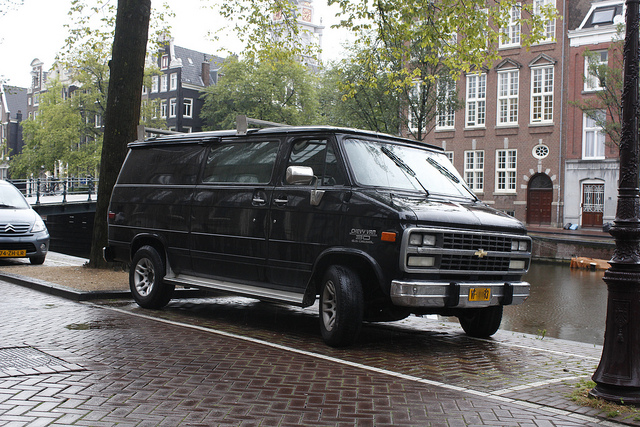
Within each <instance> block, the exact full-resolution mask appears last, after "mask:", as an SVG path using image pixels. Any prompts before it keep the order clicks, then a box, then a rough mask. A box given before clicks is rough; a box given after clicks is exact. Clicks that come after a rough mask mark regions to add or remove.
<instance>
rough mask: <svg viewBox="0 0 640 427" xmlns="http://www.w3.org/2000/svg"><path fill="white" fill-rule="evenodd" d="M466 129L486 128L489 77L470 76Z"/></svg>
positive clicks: (484, 75) (468, 76)
mask: <svg viewBox="0 0 640 427" xmlns="http://www.w3.org/2000/svg"><path fill="white" fill-rule="evenodd" d="M466 86H467V88H466V108H465V127H467V128H477V127H485V124H486V121H487V75H486V74H484V73H483V74H468V75H467V85H466Z"/></svg>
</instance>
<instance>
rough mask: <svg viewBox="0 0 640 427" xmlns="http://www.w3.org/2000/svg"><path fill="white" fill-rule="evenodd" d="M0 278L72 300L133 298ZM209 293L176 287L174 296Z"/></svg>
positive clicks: (18, 277) (13, 276)
mask: <svg viewBox="0 0 640 427" xmlns="http://www.w3.org/2000/svg"><path fill="white" fill-rule="evenodd" d="M0 279H3V280H6V281H7V282H10V283H13V284H15V285H20V286H24V287H27V288H30V289H34V290H37V291H40V292H44V293H47V294H50V295H54V296H58V297H62V298H66V299H69V300H72V301H94V300H101V299H126V298H133V297H132V296H131V291H79V290H77V289H73V288H69V287H67V286H63V285H59V284H57V283H52V282H48V281H46V280H40V279H36V278H33V277H28V276H22V275H20V274H14V273H7V272H0ZM206 295H210V294H209V293H207V292H205V291H201V290H198V289H176V290H175V291H174V294H173V297H174V298H197V297H201V296H206Z"/></svg>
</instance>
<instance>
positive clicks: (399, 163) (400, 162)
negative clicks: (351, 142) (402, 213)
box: [380, 146, 429, 196]
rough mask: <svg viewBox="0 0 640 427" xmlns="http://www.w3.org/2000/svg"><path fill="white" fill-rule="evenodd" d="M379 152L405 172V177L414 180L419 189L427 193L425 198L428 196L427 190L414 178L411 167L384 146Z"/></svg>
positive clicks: (414, 174)
mask: <svg viewBox="0 0 640 427" xmlns="http://www.w3.org/2000/svg"><path fill="white" fill-rule="evenodd" d="M380 151H382V152H383V153H384V154H385V155H386V156H387V157H388V158H390V159H391V160H393V163H395V164H396V165H397V166H398V167H399V168H400V169H401V170H402V171H403V172H405V173H406V174H407V175H409V176H411V177H412V178H413V179H415V180H416V182H417V183H418V185H420V187H422V189H423V190H424V192H425V193H427V196H428V195H429V190H427V189H426V188H425V187H424V185H422V183H421V182H420V180H419V179H418V177H417V176H416V173H415V171H414V170H413V169H411V167H410V166H409V165H408V164H406V163H405V162H404V161H403V160H402V159H401V158H400V157H398V156H397V155H396V154H395V153H393V152H392V151H391V150H389V149H388V148H387V147H384V146H383V147H381V148H380Z"/></svg>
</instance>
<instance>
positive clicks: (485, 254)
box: [402, 227, 531, 276]
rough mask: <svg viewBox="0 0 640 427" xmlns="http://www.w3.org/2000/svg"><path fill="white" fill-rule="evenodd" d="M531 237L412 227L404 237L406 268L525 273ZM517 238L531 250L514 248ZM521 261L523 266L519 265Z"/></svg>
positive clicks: (444, 272) (458, 272) (451, 272)
mask: <svg viewBox="0 0 640 427" xmlns="http://www.w3.org/2000/svg"><path fill="white" fill-rule="evenodd" d="M411 236H413V238H411ZM415 236H421V237H418V238H415ZM423 238H424V240H423ZM530 240H531V239H530V238H529V237H527V236H524V235H517V234H507V233H499V232H481V231H455V230H451V229H442V228H441V229H430V228H418V227H416V228H410V229H407V230H405V232H404V234H403V238H402V245H403V246H402V248H403V249H402V251H403V253H402V257H403V269H404V271H406V272H409V273H433V274H438V275H447V276H449V275H461V274H462V275H469V276H471V275H476V274H481V275H482V276H487V275H491V274H493V275H499V276H504V275H506V274H523V273H524V272H526V270H527V269H528V268H529V260H530V258H531V252H530V250H531V241H530ZM514 241H516V242H522V241H527V244H526V247H527V249H528V250H526V251H523V250H520V251H518V250H512V243H513V242H514ZM517 247H518V245H517V244H516V248H517ZM522 261H524V268H519V267H516V266H517V265H518V264H520V265H521V264H522Z"/></svg>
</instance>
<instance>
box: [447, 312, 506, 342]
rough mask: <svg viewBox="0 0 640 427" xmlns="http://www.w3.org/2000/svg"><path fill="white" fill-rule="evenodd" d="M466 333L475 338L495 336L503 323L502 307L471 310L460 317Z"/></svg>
mask: <svg viewBox="0 0 640 427" xmlns="http://www.w3.org/2000/svg"><path fill="white" fill-rule="evenodd" d="M458 320H459V321H460V326H462V329H464V331H465V333H466V334H467V335H469V336H471V337H475V338H487V337H490V336H491V335H493V334H495V333H496V332H497V331H498V328H499V327H500V323H501V322H502V306H501V305H495V306H491V307H485V308H470V309H466V310H463V312H462V313H461V314H459V315H458Z"/></svg>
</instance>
